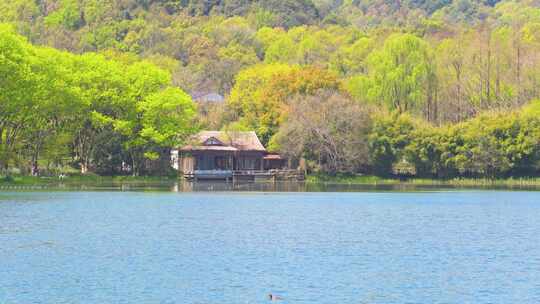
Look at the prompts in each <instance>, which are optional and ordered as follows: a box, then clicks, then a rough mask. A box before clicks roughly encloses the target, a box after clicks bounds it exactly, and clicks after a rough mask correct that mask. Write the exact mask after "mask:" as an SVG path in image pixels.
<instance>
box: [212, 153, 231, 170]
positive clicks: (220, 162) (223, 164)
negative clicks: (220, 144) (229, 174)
mask: <svg viewBox="0 0 540 304" xmlns="http://www.w3.org/2000/svg"><path fill="white" fill-rule="evenodd" d="M227 167H228V166H227V158H226V157H225V156H216V158H215V168H216V169H217V170H227Z"/></svg>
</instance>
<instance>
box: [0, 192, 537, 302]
mask: <svg viewBox="0 0 540 304" xmlns="http://www.w3.org/2000/svg"><path fill="white" fill-rule="evenodd" d="M270 292H272V293H275V294H278V295H280V296H282V297H283V298H285V301H284V302H283V303H333V304H337V303H340V304H348V303H456V304H457V303H460V304H461V303H540V192H505V191H453V192H409V193H399V192H379V193H377V192H375V193H373V192H372V193H225V192H224V193H168V192H161V193H160V192H13V193H9V192H3V193H0V303H9V304H17V303H21V304H22V303H24V304H29V303H54V304H61V303H188V304H189V303H193V304H195V303H197V304H212V303H239V304H243V303H265V302H266V298H265V297H266V295H267V294H268V293H270Z"/></svg>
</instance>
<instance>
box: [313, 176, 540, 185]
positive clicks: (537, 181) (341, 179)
mask: <svg viewBox="0 0 540 304" xmlns="http://www.w3.org/2000/svg"><path fill="white" fill-rule="evenodd" d="M306 182H308V183H325V184H349V185H418V186H456V187H474V186H478V187H493V186H500V187H540V178H538V177H527V178H505V179H489V178H452V179H428V178H407V179H398V178H383V177H378V176H373V175H337V176H329V175H308V176H307V177H306Z"/></svg>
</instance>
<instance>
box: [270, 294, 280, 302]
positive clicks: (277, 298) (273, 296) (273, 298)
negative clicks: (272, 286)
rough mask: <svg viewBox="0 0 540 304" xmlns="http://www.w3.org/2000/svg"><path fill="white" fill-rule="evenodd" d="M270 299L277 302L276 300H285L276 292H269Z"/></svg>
mask: <svg viewBox="0 0 540 304" xmlns="http://www.w3.org/2000/svg"><path fill="white" fill-rule="evenodd" d="M268 299H269V300H270V301H272V302H275V301H281V300H283V298H282V297H280V296H278V295H275V294H271V293H270V294H268Z"/></svg>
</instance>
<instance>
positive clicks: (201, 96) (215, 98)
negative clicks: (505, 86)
mask: <svg viewBox="0 0 540 304" xmlns="http://www.w3.org/2000/svg"><path fill="white" fill-rule="evenodd" d="M191 98H193V101H195V102H197V103H223V102H224V101H225V98H224V97H223V96H222V95H220V94H218V93H215V92H210V93H207V92H204V93H203V92H195V93H193V94H192V95H191Z"/></svg>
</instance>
